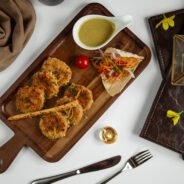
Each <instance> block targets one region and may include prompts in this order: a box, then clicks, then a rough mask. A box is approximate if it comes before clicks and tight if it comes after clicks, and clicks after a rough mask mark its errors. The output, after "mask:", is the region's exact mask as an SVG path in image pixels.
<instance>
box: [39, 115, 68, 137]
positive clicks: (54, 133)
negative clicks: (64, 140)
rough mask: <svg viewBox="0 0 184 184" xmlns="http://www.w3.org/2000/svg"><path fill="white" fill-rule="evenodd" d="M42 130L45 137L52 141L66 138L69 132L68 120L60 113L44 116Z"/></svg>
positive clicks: (40, 125)
mask: <svg viewBox="0 0 184 184" xmlns="http://www.w3.org/2000/svg"><path fill="white" fill-rule="evenodd" d="M39 127H40V130H41V132H42V134H43V135H44V136H46V137H47V138H49V139H51V140H55V139H58V138H61V137H64V136H65V135H66V132H67V127H68V124H67V119H66V118H65V117H64V116H63V115H62V114H61V113H59V112H55V113H51V114H47V115H43V116H42V118H41V120H40V123H39Z"/></svg>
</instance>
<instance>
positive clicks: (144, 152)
mask: <svg viewBox="0 0 184 184" xmlns="http://www.w3.org/2000/svg"><path fill="white" fill-rule="evenodd" d="M148 152H149V150H145V151H141V152H139V153H138V154H136V155H135V156H133V157H134V158H138V157H139V156H141V155H144V154H146V153H148Z"/></svg>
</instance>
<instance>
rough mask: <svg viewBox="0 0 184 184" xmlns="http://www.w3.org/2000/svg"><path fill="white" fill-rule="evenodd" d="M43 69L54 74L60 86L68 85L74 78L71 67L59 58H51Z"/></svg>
mask: <svg viewBox="0 0 184 184" xmlns="http://www.w3.org/2000/svg"><path fill="white" fill-rule="evenodd" d="M42 69H43V70H47V71H50V72H52V74H53V75H54V76H55V77H56V79H57V83H58V85H59V86H63V85H65V84H67V83H68V82H69V81H70V79H71V77H72V71H71V69H70V67H69V66H68V65H67V64H66V63H65V62H63V61H61V60H59V59H57V58H52V57H49V58H48V59H47V60H46V61H45V62H44V64H43V66H42Z"/></svg>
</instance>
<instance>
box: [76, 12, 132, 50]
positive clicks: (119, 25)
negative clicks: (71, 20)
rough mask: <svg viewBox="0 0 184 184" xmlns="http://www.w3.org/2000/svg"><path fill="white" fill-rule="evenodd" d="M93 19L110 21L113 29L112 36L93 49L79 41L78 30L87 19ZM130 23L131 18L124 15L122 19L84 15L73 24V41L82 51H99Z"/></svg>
mask: <svg viewBox="0 0 184 184" xmlns="http://www.w3.org/2000/svg"><path fill="white" fill-rule="evenodd" d="M94 18H101V19H105V20H108V21H111V22H112V23H114V25H115V29H114V31H113V33H112V35H111V36H110V38H109V39H107V40H106V41H105V42H104V43H102V44H101V45H98V46H95V47H91V46H88V45H85V44H84V43H83V42H81V41H80V39H79V29H80V26H81V25H82V24H83V23H84V22H85V21H87V20H89V19H94ZM132 22H133V18H132V16H131V15H125V16H122V17H108V16H103V15H86V16H84V17H81V18H80V19H79V20H78V21H77V22H76V23H75V25H74V27H73V39H74V41H75V42H76V44H77V45H79V46H80V47H81V48H83V49H87V50H96V49H100V48H102V47H104V46H105V45H106V44H107V43H109V42H110V41H111V40H112V39H113V38H114V37H115V36H116V35H117V34H118V33H119V32H120V31H121V30H122V29H124V28H125V27H127V26H128V25H130V24H131V23H132Z"/></svg>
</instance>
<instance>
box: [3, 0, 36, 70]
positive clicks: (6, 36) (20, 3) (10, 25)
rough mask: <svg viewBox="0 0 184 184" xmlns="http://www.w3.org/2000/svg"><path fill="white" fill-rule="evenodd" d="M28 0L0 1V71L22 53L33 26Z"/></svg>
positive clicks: (33, 17) (30, 5) (34, 17)
mask: <svg viewBox="0 0 184 184" xmlns="http://www.w3.org/2000/svg"><path fill="white" fill-rule="evenodd" d="M35 20H36V16H35V11H34V9H33V6H32V4H31V3H30V2H29V0H0V71H2V70H3V69H5V68H7V67H8V66H9V65H10V64H11V63H12V62H13V61H14V60H15V58H16V57H17V55H18V54H19V53H20V52H21V51H22V49H23V48H24V46H25V44H26V43H27V41H28V40H29V38H30V36H31V35H32V32H33V30H34V26H35Z"/></svg>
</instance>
